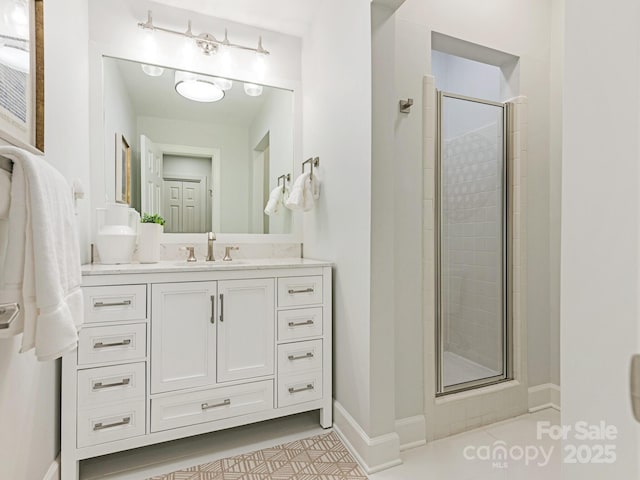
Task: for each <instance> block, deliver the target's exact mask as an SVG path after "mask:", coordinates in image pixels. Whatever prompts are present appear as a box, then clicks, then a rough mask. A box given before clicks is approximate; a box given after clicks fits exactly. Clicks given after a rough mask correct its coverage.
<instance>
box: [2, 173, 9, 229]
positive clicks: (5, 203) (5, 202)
mask: <svg viewBox="0 0 640 480" xmlns="http://www.w3.org/2000/svg"><path fill="white" fill-rule="evenodd" d="M10 204H11V174H10V173H9V172H7V171H6V170H3V169H2V168H0V220H5V219H7V218H9V205H10Z"/></svg>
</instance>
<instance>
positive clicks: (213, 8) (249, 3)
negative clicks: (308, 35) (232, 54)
mask: <svg viewBox="0 0 640 480" xmlns="http://www.w3.org/2000/svg"><path fill="white" fill-rule="evenodd" d="M155 1H156V3H160V4H163V5H169V6H172V7H176V8H181V9H184V10H191V11H193V12H197V13H200V14H202V15H208V16H211V17H217V18H222V19H225V20H230V21H233V22H238V23H244V24H246V25H251V26H253V27H257V28H262V29H265V30H272V31H275V32H280V33H285V34H288V35H294V36H296V37H302V36H303V35H304V34H305V32H306V31H307V28H308V26H309V25H310V24H311V20H312V18H313V13H314V10H315V8H316V6H317V5H318V3H319V2H321V1H322V0H155Z"/></svg>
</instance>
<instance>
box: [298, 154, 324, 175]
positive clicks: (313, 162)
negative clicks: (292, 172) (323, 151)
mask: <svg viewBox="0 0 640 480" xmlns="http://www.w3.org/2000/svg"><path fill="white" fill-rule="evenodd" d="M307 163H308V164H309V165H310V166H311V175H310V176H309V177H310V178H313V167H316V168H318V166H319V165H320V157H315V158H313V157H312V158H309V159H307V160H305V161H304V162H302V173H304V166H305V165H306V164H307Z"/></svg>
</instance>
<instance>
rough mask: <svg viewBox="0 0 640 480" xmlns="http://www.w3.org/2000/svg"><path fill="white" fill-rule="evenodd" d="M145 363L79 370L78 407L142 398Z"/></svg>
mask: <svg viewBox="0 0 640 480" xmlns="http://www.w3.org/2000/svg"><path fill="white" fill-rule="evenodd" d="M145 378H146V374H145V363H144V362H140V363H130V364H127V365H114V366H112V367H99V368H90V369H88V370H80V371H79V372H78V408H88V407H94V406H96V405H101V404H105V403H109V404H110V403H118V402H123V401H131V400H144V398H145V392H146V388H145V385H146V382H145Z"/></svg>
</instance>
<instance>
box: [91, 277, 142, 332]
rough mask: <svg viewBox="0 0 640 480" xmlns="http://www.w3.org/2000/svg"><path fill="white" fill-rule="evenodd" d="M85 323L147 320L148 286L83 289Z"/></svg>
mask: <svg viewBox="0 0 640 480" xmlns="http://www.w3.org/2000/svg"><path fill="white" fill-rule="evenodd" d="M82 292H83V294H84V313H85V316H84V318H85V323H94V322H114V321H115V322H117V321H123V320H145V319H146V318H147V286H146V285H114V286H111V285H110V286H101V287H82Z"/></svg>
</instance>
